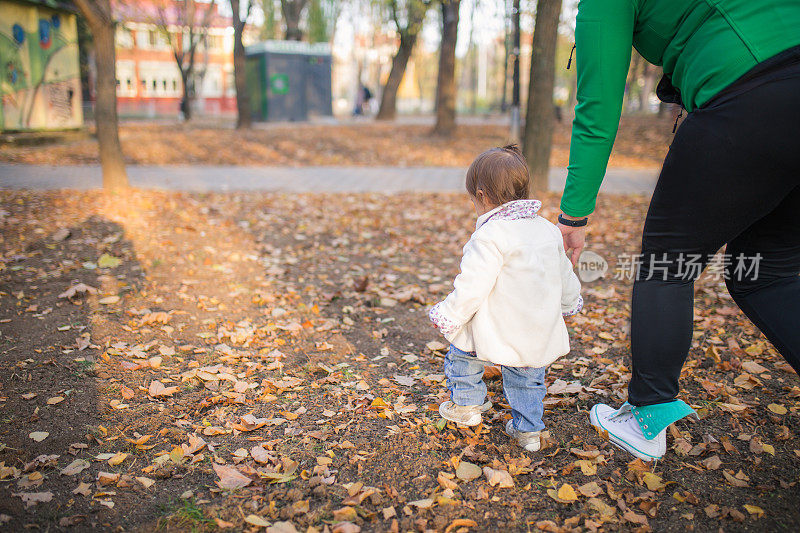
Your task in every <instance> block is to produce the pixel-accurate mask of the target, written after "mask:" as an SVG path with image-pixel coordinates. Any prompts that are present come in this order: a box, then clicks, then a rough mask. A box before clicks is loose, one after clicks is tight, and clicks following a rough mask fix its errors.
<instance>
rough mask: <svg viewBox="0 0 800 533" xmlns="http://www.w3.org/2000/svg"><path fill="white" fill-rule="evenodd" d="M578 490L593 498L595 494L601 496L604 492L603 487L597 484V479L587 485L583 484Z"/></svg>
mask: <svg viewBox="0 0 800 533" xmlns="http://www.w3.org/2000/svg"><path fill="white" fill-rule="evenodd" d="M578 492H580V493H581V494H583V495H584V496H586V497H587V498H593V497H595V496H599V495H600V494H602V493H603V489H602V488H600V485H598V484H597V482H596V481H590V482H589V483H586V484H585V485H581V486H580V487H578Z"/></svg>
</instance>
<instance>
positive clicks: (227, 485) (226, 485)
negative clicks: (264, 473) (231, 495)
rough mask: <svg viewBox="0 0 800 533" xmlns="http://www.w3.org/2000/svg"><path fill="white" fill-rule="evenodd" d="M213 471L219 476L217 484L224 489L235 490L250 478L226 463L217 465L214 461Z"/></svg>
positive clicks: (249, 481) (248, 481) (247, 482)
mask: <svg viewBox="0 0 800 533" xmlns="http://www.w3.org/2000/svg"><path fill="white" fill-rule="evenodd" d="M213 467H214V472H216V473H217V475H218V476H219V481H217V485H219V487H220V488H223V489H225V490H236V489H241V488H242V487H246V486H247V485H249V484H250V483H252V480H251V479H250V478H249V477H247V476H245V475H244V474H242V473H241V472H239V470H237V469H236V468H234V467H232V466H227V465H218V464H216V463H214V465H213Z"/></svg>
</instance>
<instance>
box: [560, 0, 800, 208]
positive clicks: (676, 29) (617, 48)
mask: <svg viewBox="0 0 800 533" xmlns="http://www.w3.org/2000/svg"><path fill="white" fill-rule="evenodd" d="M798 44H800V0H581V2H580V4H579V5H578V18H577V23H576V26H575V53H576V62H577V71H578V105H577V106H576V107H575V120H574V122H573V124H572V141H571V144H570V154H569V173H568V176H567V183H566V186H565V188H564V196H563V197H562V200H561V209H562V210H563V211H564V213H566V214H567V215H571V216H576V217H581V216H586V215H589V214H590V213H591V212H592V211H594V207H595V200H596V197H597V191H598V189H599V188H600V183H601V182H602V180H603V176H604V175H605V172H606V166H607V165H608V158H609V155H610V154H611V147H612V146H613V144H614V139H615V137H616V135H617V128H618V127H619V118H620V114H621V111H622V97H623V93H624V90H625V81H626V78H627V74H628V67H629V65H630V61H631V46H633V47H634V48H636V50H637V51H638V52H639V53H640V54H641V55H642V56H643V57H644V58H645V59H646V60H647V61H649V62H651V63H653V64H655V65H660V66H663V68H664V73H665V74H669V75H671V76H672V83H673V85H674V86H675V87H677V88H678V89H679V90H680V92H681V96H682V98H683V103H684V106H685V107H686V109H687V110H688V111H690V112H691V111H692V110H693V109H696V108H697V107H700V106H702V105H703V104H704V103H706V102H708V101H709V100H710V99H711V98H712V97H713V96H714V95H716V94H717V93H719V92H720V91H721V90H722V89H724V88H725V87H727V86H728V85H730V84H731V83H733V82H734V81H735V80H736V79H737V78H739V77H740V76H742V75H743V74H744V73H745V72H747V71H748V70H750V69H751V68H752V67H754V66H755V65H757V64H758V63H760V62H761V61H764V60H765V59H768V58H770V57H772V56H774V55H776V54H779V53H780V52H782V51H784V50H786V49H788V48H791V47H793V46H795V45H798Z"/></svg>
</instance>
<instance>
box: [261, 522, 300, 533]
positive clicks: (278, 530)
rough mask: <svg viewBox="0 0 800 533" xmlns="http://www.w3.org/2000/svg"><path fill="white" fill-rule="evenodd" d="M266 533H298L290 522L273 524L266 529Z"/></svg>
mask: <svg viewBox="0 0 800 533" xmlns="http://www.w3.org/2000/svg"><path fill="white" fill-rule="evenodd" d="M267 533H298V532H297V528H295V527H294V524H292V523H291V522H275V523H274V524H272V525H271V526H269V527H268V528H267Z"/></svg>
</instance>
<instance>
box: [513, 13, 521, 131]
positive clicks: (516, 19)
mask: <svg viewBox="0 0 800 533" xmlns="http://www.w3.org/2000/svg"><path fill="white" fill-rule="evenodd" d="M521 16H522V13H521V12H520V0H514V2H513V3H512V7H511V20H512V24H513V26H514V33H513V37H512V40H511V53H512V55H513V57H514V60H513V61H514V67H513V69H512V74H511V76H512V82H513V83H512V85H511V133H510V137H511V140H512V141H514V142H515V143H516V142H519V118H520V90H521V89H520V80H519V56H520V54H521V53H522V50H521V48H522V44H521V42H520V32H521V28H520V17H521Z"/></svg>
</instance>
